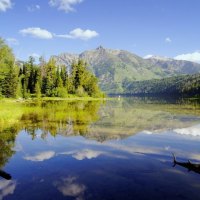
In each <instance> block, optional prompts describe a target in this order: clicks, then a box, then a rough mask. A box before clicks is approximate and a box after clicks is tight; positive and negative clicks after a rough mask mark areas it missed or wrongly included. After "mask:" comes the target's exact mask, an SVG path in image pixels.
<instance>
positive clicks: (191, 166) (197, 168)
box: [173, 154, 200, 174]
mask: <svg viewBox="0 0 200 200" xmlns="http://www.w3.org/2000/svg"><path fill="white" fill-rule="evenodd" d="M173 159H174V160H173V162H174V165H173V167H175V166H176V165H179V166H181V167H184V168H186V169H188V172H190V171H193V172H195V173H197V174H200V164H197V163H192V162H191V161H190V160H188V162H179V161H177V160H176V156H175V155H174V154H173Z"/></svg>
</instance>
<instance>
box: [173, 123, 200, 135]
mask: <svg viewBox="0 0 200 200" xmlns="http://www.w3.org/2000/svg"><path fill="white" fill-rule="evenodd" d="M174 132H175V133H178V134H181V135H192V136H200V124H198V125H196V126H191V127H188V128H180V129H174Z"/></svg>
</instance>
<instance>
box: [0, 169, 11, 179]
mask: <svg viewBox="0 0 200 200" xmlns="http://www.w3.org/2000/svg"><path fill="white" fill-rule="evenodd" d="M0 176H1V177H3V178H4V179H6V180H10V179H11V178H12V176H11V175H10V174H8V173H7V172H5V171H3V170H0Z"/></svg>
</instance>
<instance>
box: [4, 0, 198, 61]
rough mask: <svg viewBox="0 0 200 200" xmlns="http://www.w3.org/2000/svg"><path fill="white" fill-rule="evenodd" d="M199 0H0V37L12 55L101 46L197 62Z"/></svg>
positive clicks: (49, 52)
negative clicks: (11, 51) (10, 49)
mask: <svg viewBox="0 0 200 200" xmlns="http://www.w3.org/2000/svg"><path fill="white" fill-rule="evenodd" d="M199 9H200V0H42V1H41V0H0V37H2V38H3V39H5V41H6V42H7V43H8V44H9V45H10V46H11V47H12V48H13V51H14V53H15V55H16V57H17V58H18V59H22V60H26V59H28V57H29V56H30V55H32V56H35V57H36V58H37V57H39V56H44V57H45V58H49V56H51V55H58V54H61V53H65V52H69V53H81V52H83V51H85V50H90V49H95V48H97V47H98V46H100V45H102V46H103V47H105V48H111V49H123V50H127V51H130V52H132V53H134V54H137V55H139V56H141V57H146V56H147V57H149V56H150V55H158V56H165V57H171V58H176V59H184V60H191V61H195V62H199V63H200V26H199V20H200V12H199Z"/></svg>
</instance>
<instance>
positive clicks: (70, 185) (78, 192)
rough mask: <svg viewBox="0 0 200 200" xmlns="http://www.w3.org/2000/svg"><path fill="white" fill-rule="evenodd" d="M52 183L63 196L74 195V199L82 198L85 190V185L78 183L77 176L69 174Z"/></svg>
mask: <svg viewBox="0 0 200 200" xmlns="http://www.w3.org/2000/svg"><path fill="white" fill-rule="evenodd" d="M54 185H55V187H56V188H57V189H58V190H59V191H60V192H61V193H62V194H63V195H64V196H69V197H75V198H76V200H80V199H83V195H84V192H85V190H86V186H85V185H83V184H80V183H78V182H77V178H76V177H71V176H70V177H68V178H63V179H62V181H57V182H55V183H54Z"/></svg>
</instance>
